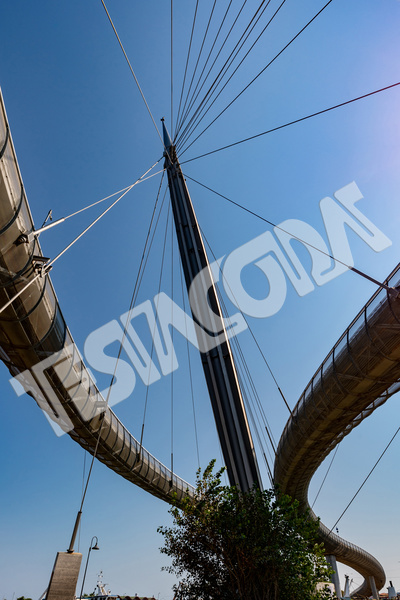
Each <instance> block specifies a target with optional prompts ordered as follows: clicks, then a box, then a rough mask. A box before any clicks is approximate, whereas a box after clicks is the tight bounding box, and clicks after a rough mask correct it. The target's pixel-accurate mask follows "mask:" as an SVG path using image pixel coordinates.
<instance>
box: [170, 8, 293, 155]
mask: <svg viewBox="0 0 400 600" xmlns="http://www.w3.org/2000/svg"><path fill="white" fill-rule="evenodd" d="M270 2H271V0H268V3H267V5H266V6H265V7H264V9H263V11H262V13H261V14H260V16H259V17H258V19H257V21H256V22H255V23H254V25H253V27H252V29H251V30H250V32H249V34H248V35H247V37H246V39H245V40H244V41H243V43H242V45H241V46H240V48H239V50H238V51H237V52H236V54H235V56H234V57H233V59H232V61H231V62H230V64H229V66H228V68H227V70H226V71H225V73H224V75H226V73H227V71H228V69H229V68H230V67H231V66H232V63H233V61H234V60H235V58H236V57H237V55H238V54H239V52H240V50H241V49H242V48H243V46H244V43H245V42H246V41H247V39H248V37H249V36H250V33H251V32H252V31H253V29H254V27H255V26H256V24H257V23H258V21H259V19H260V18H261V16H262V14H263V13H264V11H265V10H266V9H267V8H268V6H269V4H270ZM285 2H286V0H282V2H281V4H280V5H279V6H278V8H277V9H276V11H275V12H274V14H273V15H272V17H271V18H270V20H269V21H268V23H267V24H266V25H265V27H264V28H263V30H262V31H261V33H260V34H259V35H258V37H257V38H256V40H255V42H253V44H252V45H251V46H250V48H249V49H248V51H247V52H246V54H245V55H244V57H243V58H242V59H241V61H240V62H239V64H238V65H237V66H236V67H235V69H234V71H233V73H231V75H230V76H229V78H228V79H227V81H226V82H225V84H224V85H223V87H222V88H221V89H220V91H219V92H218V94H217V95H216V97H215V98H214V100H213V101H212V102H211V104H210V105H209V106H208V108H207V110H206V111H205V112H204V114H203V116H202V117H201V118H200V119H199V120H198V121H197V124H195V123H193V126H192V128H191V130H190V131H188V133H187V134H186V136H185V137H186V140H182V142H181V146H183V145H184V144H185V143H186V141H187V139H188V137H189V136H190V135H192V133H193V132H194V131H195V130H196V129H197V127H198V126H199V125H200V123H201V121H202V120H203V119H204V117H205V116H206V114H207V113H208V111H209V110H210V109H211V107H212V106H213V104H214V103H215V102H216V101H217V99H218V98H219V96H220V95H221V94H222V92H223V91H224V89H225V88H226V86H227V85H228V83H229V82H230V80H231V79H232V77H233V76H234V75H235V73H236V72H237V71H238V69H239V68H240V67H241V65H242V64H243V62H244V61H245V60H246V58H247V57H248V55H249V54H250V52H251V51H252V50H253V48H254V46H255V45H256V44H257V42H258V41H259V40H260V39H261V37H262V36H263V35H264V33H265V31H266V30H267V29H268V27H269V26H270V24H271V23H272V21H273V20H274V18H275V17H276V15H277V14H278V12H279V11H280V9H281V8H282V6H283V5H284V4H285ZM221 81H222V80H221ZM221 81H220V82H219V84H220V83H221ZM219 84H218V85H219ZM215 91H216V89H214V90H213V93H214V92H215ZM210 99H211V97H210V98H209V100H210ZM207 103H208V100H207ZM204 108H205V106H204V107H203V109H204ZM203 109H202V110H203Z"/></svg>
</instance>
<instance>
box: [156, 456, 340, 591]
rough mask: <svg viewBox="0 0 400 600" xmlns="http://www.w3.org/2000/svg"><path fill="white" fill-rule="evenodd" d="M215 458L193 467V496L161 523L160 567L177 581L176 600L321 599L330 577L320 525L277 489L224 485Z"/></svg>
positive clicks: (171, 511) (173, 508)
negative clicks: (165, 560)
mask: <svg viewBox="0 0 400 600" xmlns="http://www.w3.org/2000/svg"><path fill="white" fill-rule="evenodd" d="M214 462H215V461H212V462H211V463H210V465H209V466H208V467H207V468H206V469H205V471H204V473H203V475H201V473H200V470H199V471H198V473H197V485H196V490H195V494H194V497H193V498H189V497H187V498H185V500H184V501H183V502H181V503H180V505H179V506H177V505H175V506H173V507H172V508H171V509H170V513H171V515H172V517H173V527H159V528H158V531H159V532H160V533H161V534H162V535H163V536H164V547H163V548H161V552H162V553H164V554H166V555H167V556H169V557H170V558H171V559H172V564H171V566H169V567H164V570H166V571H168V572H170V573H173V574H175V575H176V576H177V577H178V579H179V580H180V584H179V586H175V588H174V591H175V593H176V595H175V598H176V599H177V600H244V599H246V600H321V599H323V598H328V597H330V595H329V592H328V590H326V589H323V590H319V591H317V589H316V584H317V582H321V581H329V574H330V569H329V567H328V565H327V563H326V561H325V558H324V554H323V548H322V546H320V545H318V544H317V543H316V541H315V539H316V530H317V524H316V523H315V522H314V521H313V520H311V519H309V518H307V515H304V514H303V513H301V512H300V511H299V508H298V503H297V502H296V501H292V499H291V498H289V497H288V496H285V495H283V494H280V493H279V492H278V491H277V490H267V491H260V490H259V489H258V488H256V487H254V488H253V489H252V490H250V491H249V492H247V493H241V492H240V491H238V490H237V489H236V488H235V487H227V486H223V485H221V474H222V470H221V471H219V472H218V473H217V474H216V475H214V474H213V467H214Z"/></svg>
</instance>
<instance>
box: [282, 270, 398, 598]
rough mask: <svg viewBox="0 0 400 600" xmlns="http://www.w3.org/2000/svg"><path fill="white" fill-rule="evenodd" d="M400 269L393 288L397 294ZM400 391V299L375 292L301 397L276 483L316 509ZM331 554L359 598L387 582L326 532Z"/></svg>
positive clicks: (370, 561)
mask: <svg viewBox="0 0 400 600" xmlns="http://www.w3.org/2000/svg"><path fill="white" fill-rule="evenodd" d="M399 272H400V264H399V265H397V267H396V268H395V269H394V270H393V271H392V273H390V275H389V277H388V278H387V280H386V281H385V283H387V285H389V286H392V287H396V286H397V285H398V279H399V276H400V273H399ZM399 389H400V299H399V298H398V297H396V294H395V293H393V294H390V293H389V292H387V291H386V290H383V289H380V290H378V291H377V292H375V293H374V294H373V295H372V297H371V298H370V299H369V301H368V302H367V303H366V304H365V306H364V307H363V308H362V309H361V311H360V312H359V313H358V315H357V316H356V317H355V319H353V321H352V322H351V323H350V325H349V327H348V328H347V329H346V330H345V332H344V333H343V335H342V336H341V337H340V338H339V340H338V341H337V342H336V344H335V345H334V347H333V348H332V350H331V351H330V352H329V354H328V355H327V357H326V358H325V360H324V361H323V362H322V364H321V365H320V367H319V368H318V369H317V371H316V372H315V374H314V376H313V377H312V379H311V380H310V382H309V384H308V385H307V387H306V389H305V391H304V392H303V394H302V395H301V397H300V399H299V401H298V402H297V404H296V406H295V407H294V409H293V411H292V416H291V417H290V418H289V420H288V422H287V424H286V427H285V429H284V431H283V433H282V436H281V439H280V442H279V445H278V450H277V458H276V461H275V474H274V477H275V481H276V482H277V483H278V484H279V485H280V487H281V488H282V490H283V491H284V492H285V493H287V494H289V495H290V496H292V497H293V498H297V499H298V500H299V501H300V503H301V505H302V507H303V508H307V507H308V499H307V495H308V486H309V483H310V481H311V478H312V476H313V474H314V473H315V471H316V470H317V468H318V467H319V465H320V464H321V463H322V461H323V460H324V459H325V458H326V456H328V454H329V453H330V452H331V451H332V450H333V448H335V446H336V445H337V444H338V443H339V442H340V441H341V440H342V439H343V437H345V436H346V435H348V434H349V433H350V432H351V431H352V430H353V429H354V427H356V426H357V425H359V424H360V423H361V422H362V421H363V420H364V419H365V418H366V417H368V416H370V415H371V414H372V413H373V412H374V410H376V409H377V408H378V407H379V406H381V405H382V404H383V403H384V402H386V401H387V400H388V398H390V396H392V395H393V394H394V393H396V392H397V391H398V390H399ZM320 537H321V541H323V542H324V544H325V548H326V551H327V553H328V554H334V555H335V556H336V557H337V559H338V560H339V561H340V562H343V563H345V564H347V565H349V566H351V567H353V568H355V569H357V570H358V571H359V572H360V573H361V574H362V575H363V576H364V577H365V578H366V581H365V582H364V584H363V586H362V588H360V590H359V593H360V594H363V593H366V590H367V591H371V590H370V584H369V582H368V577H369V576H370V575H373V576H374V577H375V580H376V583H377V586H378V589H380V588H381V587H382V586H383V585H384V582H385V574H384V571H383V568H382V567H381V565H380V564H379V563H378V561H376V559H374V558H373V557H372V556H371V555H370V554H368V553H367V552H365V551H364V550H362V549H361V548H358V547H357V546H354V545H353V544H350V543H349V542H346V541H345V540H342V538H340V537H339V536H336V535H335V534H333V533H332V532H330V531H329V530H328V529H327V528H326V527H325V526H324V525H322V524H321V525H320Z"/></svg>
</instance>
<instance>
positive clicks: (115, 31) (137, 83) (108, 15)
mask: <svg viewBox="0 0 400 600" xmlns="http://www.w3.org/2000/svg"><path fill="white" fill-rule="evenodd" d="M100 1H101V3H102V5H103V8H104V10H105V11H106V14H107V17H108V20H109V21H110V25H111V27H112V28H113V31H114V33H115V37H116V38H117V40H118V43H119V45H120V48H121V50H122V52H123V55H124V56H125V60H126V62H127V63H128V67H129V69H130V72H131V73H132V76H133V78H134V80H135V83H136V85H137V88H138V90H139V92H140V95H141V96H142V100H143V102H144V103H145V105H146V108H147V112H148V113H149V115H150V118H151V120H152V121H153V125H154V127H155V128H156V131H157V133H158V137H159V138H160V140H161V143H162V145H163V147H164V149H165V150H167V149H166V148H165V145H164V140H163V138H162V136H161V134H160V132H159V130H158V127H157V125H156V122H155V120H154V117H153V115H152V113H151V110H150V107H149V105H148V104H147V100H146V98H145V96H144V93H143V91H142V88H141V87H140V84H139V81H138V79H137V77H136V75H135V72H134V70H133V68H132V65H131V63H130V61H129V58H128V55H127V54H126V52H125V48H124V46H123V45H122V42H121V40H120V37H119V35H118V32H117V30H116V28H115V25H114V23H113V21H112V19H111V16H110V13H109V12H108V10H107V7H106V5H105V3H104V0H100Z"/></svg>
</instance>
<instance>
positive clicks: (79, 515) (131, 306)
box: [68, 181, 162, 553]
mask: <svg viewBox="0 0 400 600" xmlns="http://www.w3.org/2000/svg"><path fill="white" fill-rule="evenodd" d="M161 184H162V181H161ZM161 184H160V189H161ZM160 189H159V191H160ZM158 197H159V192H158V195H157V200H156V203H155V207H154V210H153V214H152V217H151V221H150V226H149V230H148V233H147V238H146V244H147V241H148V239H149V235H150V230H151V225H152V223H153V219H154V214H155V210H156V206H157V201H158ZM146 244H145V245H146ZM144 252H145V250H144V251H143V253H144ZM142 262H143V255H142V261H141V264H142ZM139 269H140V267H139ZM138 276H139V274H138ZM138 276H137V278H136V283H135V287H134V290H133V292H132V297H131V302H130V306H129V312H128V319H127V320H126V323H125V327H124V332H123V336H122V340H121V343H120V346H119V350H118V355H117V358H116V361H115V367H114V372H113V374H112V377H111V381H110V385H109V387H108V392H107V396H106V398H105V409H106V408H107V407H108V403H109V399H110V394H111V388H112V385H113V383H114V381H115V379H116V372H117V368H118V364H119V360H120V357H121V353H122V348H123V344H124V341H125V337H126V335H127V328H128V323H129V315H130V313H131V310H132V308H133V304H134V299H135V290H136V288H137V282H138ZM104 415H105V410H104V411H103V413H102V418H101V422H100V426H99V432H98V435H97V440H96V445H95V448H94V452H93V454H92V460H91V462H90V467H89V472H88V475H87V479H86V485H85V488H84V490H83V493H82V498H81V504H80V508H79V511H78V514H77V516H76V520H75V526H74V530H73V532H72V536H71V541H70V544H69V547H68V552H70V553H71V552H73V551H74V544H75V538H76V534H77V531H78V528H79V525H80V520H81V516H82V510H83V505H84V503H85V498H86V494H87V490H88V487H89V482H90V478H91V474H92V470H93V465H94V461H95V458H96V456H97V452H98V449H99V444H100V438H101V433H102V430H103V424H104Z"/></svg>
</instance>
